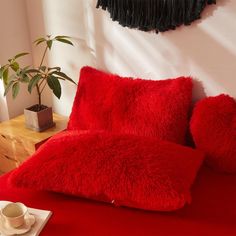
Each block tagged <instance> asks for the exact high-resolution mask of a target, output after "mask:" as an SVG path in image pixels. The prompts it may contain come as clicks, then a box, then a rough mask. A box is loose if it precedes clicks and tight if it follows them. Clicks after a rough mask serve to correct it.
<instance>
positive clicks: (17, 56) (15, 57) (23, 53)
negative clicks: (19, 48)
mask: <svg viewBox="0 0 236 236" xmlns="http://www.w3.org/2000/svg"><path fill="white" fill-rule="evenodd" d="M28 54H29V53H28V52H22V53H19V54H17V55H15V56H14V59H17V58H19V57H23V56H25V55H28Z"/></svg>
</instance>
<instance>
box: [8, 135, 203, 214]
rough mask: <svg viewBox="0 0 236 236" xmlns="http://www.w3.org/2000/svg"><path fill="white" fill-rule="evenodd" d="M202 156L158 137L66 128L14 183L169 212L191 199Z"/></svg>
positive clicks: (23, 168)
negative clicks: (81, 131)
mask: <svg viewBox="0 0 236 236" xmlns="http://www.w3.org/2000/svg"><path fill="white" fill-rule="evenodd" d="M202 160H203V154H202V152H199V151H196V150H194V149H191V148H187V147H184V146H180V145H178V144H174V143H170V142H166V141H160V140H159V141H158V139H156V138H149V137H140V136H134V135H113V134H112V133H110V132H106V133H105V132H97V133H90V132H83V133H80V132H79V131H67V132H65V133H64V134H61V135H57V136H55V137H54V138H52V139H50V140H49V141H48V142H47V143H45V144H44V145H43V146H41V148H40V149H39V150H38V151H37V152H36V153H35V154H34V155H33V156H32V157H31V158H30V159H28V160H27V161H26V162H25V163H24V164H22V165H21V166H20V167H19V168H18V169H16V170H15V171H14V172H13V173H12V174H11V177H10V181H11V184H12V185H14V186H17V187H28V188H33V189H40V190H49V191H56V192H62V193H66V194H72V195H76V196H82V197H86V198H91V199H97V200H100V201H105V202H110V203H113V204H115V205H122V206H129V207H134V208H142V209H147V210H160V211H170V210H175V209H178V208H181V207H183V206H184V205H185V203H186V202H190V200H191V197H190V187H191V185H192V183H193V181H194V179H195V176H196V173H197V171H198V169H199V167H200V165H201V163H202ZM39 166H40V171H35V170H36V169H38V167H39Z"/></svg>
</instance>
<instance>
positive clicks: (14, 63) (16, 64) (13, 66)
mask: <svg viewBox="0 0 236 236" xmlns="http://www.w3.org/2000/svg"><path fill="white" fill-rule="evenodd" d="M10 67H11V68H12V70H14V71H15V72H16V71H17V70H18V69H19V68H20V66H19V64H18V63H17V62H16V61H14V62H12V63H11V64H10Z"/></svg>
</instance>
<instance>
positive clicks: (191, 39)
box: [93, 0, 236, 100]
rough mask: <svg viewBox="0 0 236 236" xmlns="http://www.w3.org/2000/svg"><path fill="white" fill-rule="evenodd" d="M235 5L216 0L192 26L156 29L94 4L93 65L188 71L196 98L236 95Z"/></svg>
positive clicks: (159, 74) (132, 72) (155, 73)
mask: <svg viewBox="0 0 236 236" xmlns="http://www.w3.org/2000/svg"><path fill="white" fill-rule="evenodd" d="M235 8H236V1H230V0H221V1H220V0H219V1H218V3H217V5H210V6H208V7H207V8H206V9H205V10H204V12H203V15H202V19H200V20H198V21H196V22H194V23H192V25H191V26H182V27H180V28H177V29H176V30H175V31H168V32H165V33H161V34H158V35H156V34H155V33H145V32H141V31H138V30H131V29H128V28H123V27H121V26H120V25H119V24H118V23H117V22H112V20H111V19H110V18H109V14H108V13H107V12H105V11H102V10H101V9H99V10H98V9H95V8H94V9H93V15H94V28H95V33H94V37H95V40H96V45H95V48H94V50H95V53H96V54H95V56H96V60H97V62H98V63H97V67H99V68H100V69H104V70H106V71H110V72H112V73H117V74H120V75H123V76H134V77H142V78H148V79H162V78H171V77H178V76H180V75H186V76H188V75H191V76H192V77H193V78H195V82H194V84H195V86H194V100H196V99H199V98H201V97H203V96H205V94H206V95H207V96H209V95H216V94H219V93H228V94H230V95H231V96H234V97H236V80H235V79H234V75H235V74H236V49H235V46H234V42H235V41H236V28H235V26H236V24H233V22H235V21H236V13H235V12H236V11H234V9H235ZM234 28H235V29H234ZM201 84H202V85H203V87H204V88H203V87H202V85H201Z"/></svg>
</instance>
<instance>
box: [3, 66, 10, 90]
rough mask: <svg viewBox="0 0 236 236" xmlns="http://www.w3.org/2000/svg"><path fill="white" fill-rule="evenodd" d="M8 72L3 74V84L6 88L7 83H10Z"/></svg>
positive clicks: (5, 71) (6, 70)
mask: <svg viewBox="0 0 236 236" xmlns="http://www.w3.org/2000/svg"><path fill="white" fill-rule="evenodd" d="M8 72H9V69H8V68H6V69H5V70H4V71H3V74H2V78H3V82H4V85H5V86H6V85H7V82H8Z"/></svg>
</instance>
